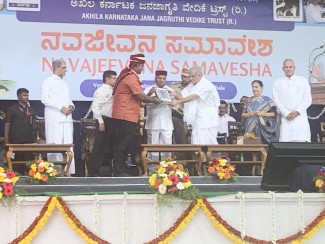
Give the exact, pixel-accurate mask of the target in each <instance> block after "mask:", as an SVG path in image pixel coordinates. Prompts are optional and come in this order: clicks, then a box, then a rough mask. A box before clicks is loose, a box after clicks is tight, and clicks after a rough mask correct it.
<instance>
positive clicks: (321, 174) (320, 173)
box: [317, 171, 325, 176]
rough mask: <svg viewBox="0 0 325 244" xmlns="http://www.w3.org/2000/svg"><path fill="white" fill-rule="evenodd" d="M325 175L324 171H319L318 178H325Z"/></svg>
mask: <svg viewBox="0 0 325 244" xmlns="http://www.w3.org/2000/svg"><path fill="white" fill-rule="evenodd" d="M324 175H325V172H324V171H319V172H318V173H317V176H324Z"/></svg>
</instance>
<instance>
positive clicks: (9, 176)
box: [6, 172, 16, 179]
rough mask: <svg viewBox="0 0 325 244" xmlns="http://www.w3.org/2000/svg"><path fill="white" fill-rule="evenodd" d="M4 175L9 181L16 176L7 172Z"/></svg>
mask: <svg viewBox="0 0 325 244" xmlns="http://www.w3.org/2000/svg"><path fill="white" fill-rule="evenodd" d="M6 175H7V178H9V179H11V178H13V177H15V176H16V174H15V173H14V172H7V173H6Z"/></svg>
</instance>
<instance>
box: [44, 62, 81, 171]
mask: <svg viewBox="0 0 325 244" xmlns="http://www.w3.org/2000/svg"><path fill="white" fill-rule="evenodd" d="M52 69H53V75H52V76H50V77H49V78H47V79H46V80H44V82H43V84H42V88H41V93H42V98H41V102H42V103H43V104H44V106H45V109H44V116H45V136H46V143H54V144H70V143H73V120H72V112H73V111H74V108H75V107H74V105H73V103H72V100H71V98H70V90H69V86H68V84H67V83H66V82H65V81H64V80H63V77H64V76H65V74H66V72H67V66H66V63H65V61H64V60H63V59H57V60H54V61H53V63H52ZM47 159H48V160H49V161H60V160H62V154H60V153H49V154H48V156H47ZM67 170H69V172H66V174H67V175H69V174H74V173H75V162H74V158H73V159H72V162H71V166H70V169H66V171H67Z"/></svg>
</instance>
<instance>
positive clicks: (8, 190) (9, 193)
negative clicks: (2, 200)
mask: <svg viewBox="0 0 325 244" xmlns="http://www.w3.org/2000/svg"><path fill="white" fill-rule="evenodd" d="M13 192H14V190H13V189H12V187H11V188H5V189H4V194H5V195H6V196H10V195H12V193H13Z"/></svg>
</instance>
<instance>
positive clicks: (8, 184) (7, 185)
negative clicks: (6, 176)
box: [2, 182, 12, 189]
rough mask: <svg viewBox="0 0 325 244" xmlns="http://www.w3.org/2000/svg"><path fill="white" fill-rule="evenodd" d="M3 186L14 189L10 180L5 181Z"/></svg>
mask: <svg viewBox="0 0 325 244" xmlns="http://www.w3.org/2000/svg"><path fill="white" fill-rule="evenodd" d="M2 186H3V188H4V189H12V184H11V183H8V182H3V183H2Z"/></svg>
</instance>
